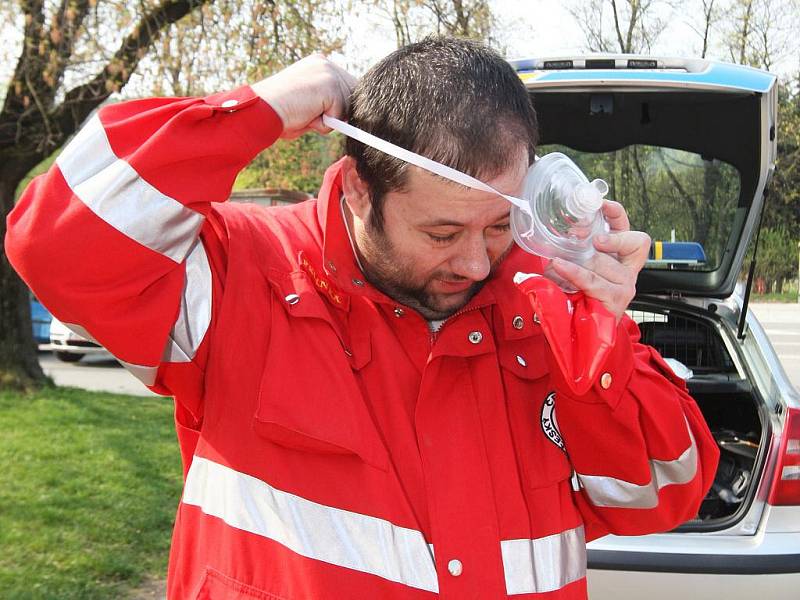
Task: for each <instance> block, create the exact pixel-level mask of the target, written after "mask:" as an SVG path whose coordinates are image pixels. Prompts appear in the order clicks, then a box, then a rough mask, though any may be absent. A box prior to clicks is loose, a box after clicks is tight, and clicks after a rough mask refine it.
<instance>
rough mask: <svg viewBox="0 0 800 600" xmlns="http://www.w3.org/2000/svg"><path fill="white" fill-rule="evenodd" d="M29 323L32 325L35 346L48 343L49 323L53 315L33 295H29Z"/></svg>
mask: <svg viewBox="0 0 800 600" xmlns="http://www.w3.org/2000/svg"><path fill="white" fill-rule="evenodd" d="M30 307H31V322H32V323H33V340H34V341H35V342H36V343H37V344H49V343H50V322H51V321H52V320H53V315H51V314H50V311H49V310H47V309H46V308H45V307H44V305H43V304H42V303H41V302H39V300H38V299H37V298H36V296H34V295H33V294H30Z"/></svg>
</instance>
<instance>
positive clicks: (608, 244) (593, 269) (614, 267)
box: [550, 200, 650, 322]
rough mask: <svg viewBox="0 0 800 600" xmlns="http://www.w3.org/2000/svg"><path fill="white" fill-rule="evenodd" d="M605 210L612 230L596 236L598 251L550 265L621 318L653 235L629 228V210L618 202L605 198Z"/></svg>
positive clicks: (558, 260) (559, 260) (632, 293)
mask: <svg viewBox="0 0 800 600" xmlns="http://www.w3.org/2000/svg"><path fill="white" fill-rule="evenodd" d="M603 214H604V215H605V217H606V221H608V224H609V226H610V228H611V231H610V232H609V234H608V235H599V236H595V238H594V247H595V249H596V250H597V253H596V254H595V255H594V256H593V257H592V259H591V260H590V261H589V262H588V263H587V264H586V265H584V266H579V265H576V264H574V263H571V262H568V261H566V260H562V259H559V258H556V259H554V260H553V261H551V263H550V265H551V266H552V269H553V270H554V271H555V273H556V274H557V275H558V276H560V277H562V278H563V279H565V280H567V281H568V282H569V283H570V284H572V285H573V286H574V287H576V288H577V289H579V290H582V291H583V292H584V293H585V294H586V295H587V296H591V297H592V298H595V299H596V300H599V301H600V302H602V303H603V305H604V306H605V307H606V308H607V309H608V310H609V311H610V312H612V313H613V314H614V315H616V317H617V321H618V322H619V319H620V318H621V317H622V315H623V313H624V312H625V309H626V308H628V304H630V301H631V300H633V296H634V295H635V294H636V276H637V275H638V274H639V271H641V270H642V267H644V263H645V261H646V260H647V254H648V252H649V251H650V236H649V235H647V234H646V233H643V232H641V231H631V230H630V228H631V225H630V222H629V221H628V214H627V213H626V212H625V209H624V208H623V207H622V205H621V204H620V203H619V202H614V201H612V200H606V201H605V202H604V203H603Z"/></svg>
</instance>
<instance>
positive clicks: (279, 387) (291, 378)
mask: <svg viewBox="0 0 800 600" xmlns="http://www.w3.org/2000/svg"><path fill="white" fill-rule="evenodd" d="M278 293H279V294H285V295H287V296H288V295H290V294H295V295H296V296H297V297H298V300H297V301H295V303H294V304H288V303H284V304H285V306H284V308H283V309H282V308H280V306H273V311H272V323H271V329H270V341H269V348H268V351H267V358H266V362H265V365H264V370H263V372H262V375H261V382H260V385H259V394H258V405H257V408H256V414H255V418H254V427H255V430H256V432H257V433H258V434H259V435H261V436H262V437H264V438H267V439H268V440H270V441H271V442H273V443H275V444H278V445H281V446H284V447H288V448H291V449H294V450H299V451H305V452H316V453H323V454H355V455H357V456H358V457H360V458H361V459H362V460H363V461H364V462H366V463H367V464H369V465H371V466H373V467H376V468H378V469H381V470H386V469H387V468H388V456H387V454H386V449H385V447H384V445H383V443H382V441H381V439H380V437H379V435H378V432H377V430H376V428H375V424H374V422H373V420H372V417H371V416H370V414H369V410H368V409H367V406H366V404H365V401H364V398H363V396H362V393H361V389H360V387H359V385H358V381H357V379H356V377H357V373H358V369H360V368H362V367H363V366H364V365H365V364H366V363H367V362H368V361H369V359H370V340H369V334H368V332H359V335H360V337H358V338H356V339H350V338H349V337H348V336H345V335H343V334H342V332H341V328H342V324H341V323H339V322H337V320H336V319H335V318H333V317H332V315H331V314H330V311H331V310H338V309H332V308H330V307H328V306H327V305H326V304H325V303H324V302H323V300H322V299H321V298H320V297H319V295H318V294H317V292H316V290H315V289H313V288H311V287H309V284H308V282H307V281H305V280H304V275H303V276H300V277H291V278H289V279H286V280H284V281H283V285H281V287H280V290H279V292H278ZM280 297H284V296H280ZM275 304H276V305H279V304H281V303H280V302H275ZM301 305H302V307H301ZM295 307H298V308H297V309H296V308H295ZM300 307H301V308H300Z"/></svg>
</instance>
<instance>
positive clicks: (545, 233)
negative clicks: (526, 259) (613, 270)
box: [511, 152, 608, 264]
mask: <svg viewBox="0 0 800 600" xmlns="http://www.w3.org/2000/svg"><path fill="white" fill-rule="evenodd" d="M607 193H608V185H607V184H606V182H605V181H603V180H602V179H595V180H594V181H591V182H590V181H589V180H588V179H587V178H586V176H585V175H584V174H583V172H582V171H581V170H580V169H579V168H578V166H577V165H576V164H575V163H574V162H572V160H570V159H569V158H568V157H567V156H566V155H564V154H562V153H560V152H551V153H550V154H546V155H545V156H543V157H541V158H539V159H537V160H536V162H535V163H534V164H533V166H532V167H531V168H530V169H529V171H528V174H527V176H526V177H525V186H524V189H523V193H522V199H523V200H526V201H527V202H528V207H529V210H530V214H527V213H526V212H524V211H523V210H521V209H520V208H518V207H516V206H515V207H513V208H512V209H511V229H512V232H513V234H514V240H515V241H516V242H517V244H519V245H520V246H521V247H522V248H523V249H524V250H526V251H527V252H530V253H532V254H538V255H539V256H543V257H545V258H551V259H552V258H557V257H558V258H563V259H565V260H568V261H570V262H574V263H578V264H583V263H585V262H586V261H587V260H588V259H589V258H591V256H592V255H593V254H594V252H595V250H594V246H593V245H592V237H594V236H595V235H598V234H600V233H605V232H607V231H608V224H607V223H606V221H605V219H604V218H603V213H602V211H601V210H600V209H601V208H602V206H603V198H604V196H605V195H606V194H607Z"/></svg>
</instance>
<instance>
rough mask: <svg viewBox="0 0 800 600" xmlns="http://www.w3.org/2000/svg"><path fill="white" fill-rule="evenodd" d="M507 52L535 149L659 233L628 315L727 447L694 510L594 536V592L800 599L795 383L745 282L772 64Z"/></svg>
mask: <svg viewBox="0 0 800 600" xmlns="http://www.w3.org/2000/svg"><path fill="white" fill-rule="evenodd" d="M512 64H513V65H514V67H515V68H516V69H517V71H518V73H519V74H520V78H521V79H522V80H523V81H524V83H525V85H526V86H527V88H528V90H529V92H530V94H531V96H532V99H533V102H534V106H535V107H536V110H537V112H538V115H539V122H540V127H541V136H542V139H541V146H540V148H539V154H540V155H542V154H544V153H547V152H550V151H554V150H557V151H561V152H564V153H565V154H567V155H569V156H570V157H571V158H572V159H573V160H575V161H576V162H577V163H578V164H579V165H580V166H581V168H582V169H583V171H584V172H585V173H586V174H587V175H588V176H589V178H590V179H592V178H595V177H599V178H603V179H605V180H606V181H607V182H608V183H609V185H610V187H611V193H610V194H609V197H611V198H613V199H615V200H619V201H620V202H622V203H623V204H624V205H625V206H626V208H627V210H628V213H629V215H630V218H631V223H632V227H633V228H635V229H640V230H643V231H647V232H648V233H649V234H650V236H651V237H652V239H653V240H654V243H653V248H652V251H651V257H650V258H651V260H650V261H648V264H647V266H646V267H645V269H644V270H643V271H642V273H641V274H640V277H639V281H638V285H637V291H638V295H637V298H636V300H635V301H634V303H633V304H632V305H631V310H630V314H631V315H632V316H633V318H634V319H635V320H636V321H637V322H639V324H640V329H641V331H642V341H643V342H644V343H647V344H650V345H652V346H654V347H655V348H656V349H657V350H659V352H660V353H661V354H662V355H663V356H664V357H665V358H667V359H671V360H672V364H675V365H678V364H680V365H681V366H680V367H677V368H676V372H679V371H680V372H682V373H683V376H685V378H686V379H687V385H688V387H689V391H690V392H691V394H692V395H693V397H694V398H695V399H696V401H697V403H698V405H699V407H700V409H701V410H702V412H703V414H704V415H705V417H706V420H707V422H708V424H709V427H710V429H711V431H712V433H713V434H714V437H715V439H716V441H717V444H718V445H719V447H720V451H721V458H720V463H719V468H718V470H717V473H716V479H715V482H714V485H713V487H712V489H711V490H710V491H709V493H708V495H707V497H706V498H705V500H704V502H703V504H702V507H701V509H700V512H699V514H698V515H697V516H696V518H694V519H692V520H691V521H689V522H687V523H685V524H683V525H682V526H681V527H679V528H678V529H677V530H675V531H672V532H669V533H663V534H658V535H648V536H641V537H614V536H608V537H605V538H602V539H599V540H596V541H594V542H592V543H590V544H589V553H588V561H589V569H590V570H589V579H588V581H589V594H590V597H591V598H592V600H607V599H608V600H610V599H613V600H628V599H630V600H641V599H647V600H661V599H670V600H674V599H675V598H684V599H687V600H688V599H691V600H712V599H713V600H717V599H724V600H738V599H748V600H750V599H752V598H759V599H763V600H790V599H791V600H798V599H800V397H799V396H798V393H797V390H796V389H795V388H794V387H793V386H792V385H791V384H790V383H789V381H788V379H787V377H786V374H785V373H784V370H783V368H782V366H781V364H780V362H779V360H778V358H777V356H776V354H775V352H774V350H773V349H772V346H771V345H770V343H769V341H768V339H767V336H766V335H765V334H764V331H763V329H762V328H761V326H760V325H759V323H758V321H757V320H756V318H755V317H754V315H753V314H752V313H751V312H749V311H748V310H747V302H748V295H749V290H750V282H751V281H752V276H753V272H752V271H750V272H749V273H744V276H748V275H749V278H750V279H749V281H748V283H747V284H746V285H744V286H742V285H740V286H738V288H737V280H738V279H739V278H740V276H741V275H742V274H743V273H742V270H743V263H744V258H745V253H746V250H747V248H748V246H749V245H751V241H752V240H754V239H756V238H757V236H756V233H757V230H758V227H759V222H760V214H761V211H762V209H763V205H764V199H765V196H766V192H765V190H766V189H768V186H769V182H770V178H771V176H772V172H773V170H774V167H775V154H776V147H777V146H776V141H775V137H776V119H777V115H776V112H777V89H776V78H775V76H774V75H772V74H770V73H767V72H765V71H760V70H756V69H751V68H748V67H742V66H737V65H729V64H724V63H716V62H711V61H706V60H687V59H669V58H652V57H642V56H619V55H618V56H582V57H560V58H554V59H524V60H517V61H512ZM737 290H738V292H737Z"/></svg>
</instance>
